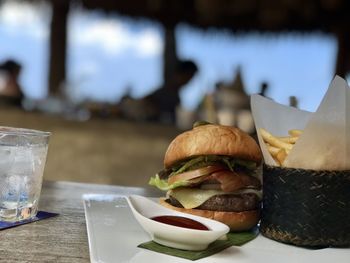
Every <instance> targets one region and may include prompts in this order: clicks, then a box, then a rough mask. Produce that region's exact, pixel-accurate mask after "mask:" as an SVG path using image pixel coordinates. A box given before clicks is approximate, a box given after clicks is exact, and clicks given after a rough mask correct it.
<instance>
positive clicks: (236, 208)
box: [166, 193, 260, 212]
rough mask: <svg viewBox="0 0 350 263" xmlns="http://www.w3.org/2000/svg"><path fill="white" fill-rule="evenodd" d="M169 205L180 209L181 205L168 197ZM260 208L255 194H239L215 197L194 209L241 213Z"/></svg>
mask: <svg viewBox="0 0 350 263" xmlns="http://www.w3.org/2000/svg"><path fill="white" fill-rule="evenodd" d="M166 201H167V202H168V203H169V204H171V205H173V206H176V207H181V208H183V206H182V205H181V203H180V202H179V201H177V200H176V199H175V198H174V197H172V196H170V197H169V199H167V200H166ZM258 208H260V200H259V198H258V197H257V195H255V194H250V193H249V194H240V195H235V194H232V195H215V196H213V197H211V198H209V199H208V200H207V201H205V202H204V203H203V204H201V205H200V206H198V207H196V208H194V209H201V210H210V211H225V212H242V211H249V210H256V209H258Z"/></svg>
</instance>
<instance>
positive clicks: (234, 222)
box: [159, 198, 260, 232]
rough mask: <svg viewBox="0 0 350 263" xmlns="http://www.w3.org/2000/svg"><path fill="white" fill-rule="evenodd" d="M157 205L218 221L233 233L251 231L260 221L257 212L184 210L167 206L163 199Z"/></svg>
mask: <svg viewBox="0 0 350 263" xmlns="http://www.w3.org/2000/svg"><path fill="white" fill-rule="evenodd" d="M159 203H160V204H161V205H162V206H164V207H167V208H170V209H172V210H175V211H178V212H182V213H187V214H192V215H196V216H202V217H206V218H210V219H214V220H217V221H220V222H222V223H224V224H226V225H228V226H229V227H230V230H231V231H233V232H239V231H244V230H248V229H251V228H253V227H254V226H256V225H257V223H258V222H259V219H260V212H259V210H251V211H244V212H222V211H210V210H200V209H186V208H181V207H176V206H173V205H171V204H169V203H168V202H166V201H165V198H160V200H159Z"/></svg>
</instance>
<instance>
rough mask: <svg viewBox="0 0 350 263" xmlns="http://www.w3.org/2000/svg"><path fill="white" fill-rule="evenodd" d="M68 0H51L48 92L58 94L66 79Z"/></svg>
mask: <svg viewBox="0 0 350 263" xmlns="http://www.w3.org/2000/svg"><path fill="white" fill-rule="evenodd" d="M68 12H69V2H68V1H53V2H52V20H51V28H50V29H51V30H50V51H49V52H50V57H49V59H50V62H49V63H50V70H49V83H48V84H49V94H52V95H59V94H60V86H61V84H62V83H63V82H64V81H65V79H66V50H67V18H68Z"/></svg>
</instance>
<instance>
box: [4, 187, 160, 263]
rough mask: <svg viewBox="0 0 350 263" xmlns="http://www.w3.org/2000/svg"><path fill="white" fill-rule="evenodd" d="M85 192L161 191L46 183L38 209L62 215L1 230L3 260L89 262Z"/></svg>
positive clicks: (127, 193) (140, 193) (146, 194)
mask: <svg viewBox="0 0 350 263" xmlns="http://www.w3.org/2000/svg"><path fill="white" fill-rule="evenodd" d="M85 193H105V194H120V195H129V194H139V195H144V196H158V195H159V194H160V193H159V192H157V191H156V190H154V191H152V190H147V189H143V188H132V187H122V186H108V185H96V184H82V183H70V182H44V184H43V189H42V194H41V198H40V205H39V208H40V210H43V211H48V212H56V213H59V214H60V215H59V216H57V217H53V218H50V219H45V220H41V221H38V222H34V223H30V224H27V225H22V226H18V227H15V228H10V229H6V230H3V231H0V262H6V263H10V262H67V263H68V262H69V263H76V262H77V263H79V262H90V257H89V247H88V237H87V232H86V225H85V216H84V207H83V202H82V195H83V194H85Z"/></svg>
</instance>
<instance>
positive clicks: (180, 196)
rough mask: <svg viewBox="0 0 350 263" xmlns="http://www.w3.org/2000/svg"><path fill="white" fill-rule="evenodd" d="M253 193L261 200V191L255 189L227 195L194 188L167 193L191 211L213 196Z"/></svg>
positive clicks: (178, 189)
mask: <svg viewBox="0 0 350 263" xmlns="http://www.w3.org/2000/svg"><path fill="white" fill-rule="evenodd" d="M245 193H253V194H256V195H257V196H258V197H259V199H261V196H262V194H261V191H259V190H256V189H243V190H238V191H235V192H231V193H227V192H223V191H221V190H203V189H194V188H192V189H191V188H176V189H173V190H171V191H169V192H168V195H171V196H172V197H174V198H175V199H176V200H177V201H179V202H180V204H181V205H182V206H183V207H184V208H186V209H191V208H195V207H198V206H200V205H201V204H203V203H204V202H205V201H207V200H208V199H209V198H211V197H213V196H215V195H227V194H245Z"/></svg>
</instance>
